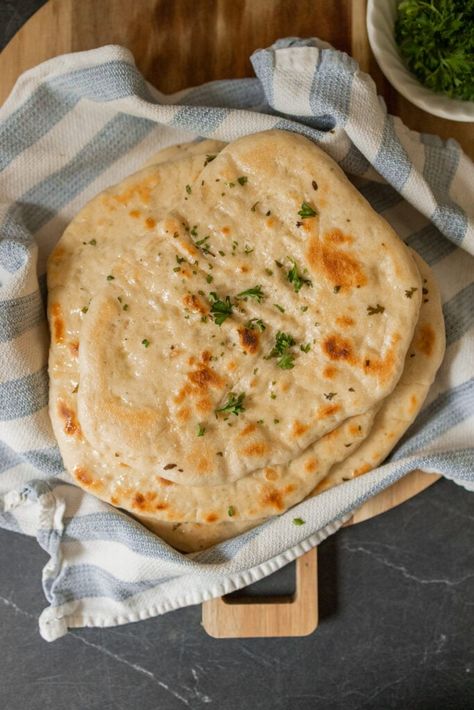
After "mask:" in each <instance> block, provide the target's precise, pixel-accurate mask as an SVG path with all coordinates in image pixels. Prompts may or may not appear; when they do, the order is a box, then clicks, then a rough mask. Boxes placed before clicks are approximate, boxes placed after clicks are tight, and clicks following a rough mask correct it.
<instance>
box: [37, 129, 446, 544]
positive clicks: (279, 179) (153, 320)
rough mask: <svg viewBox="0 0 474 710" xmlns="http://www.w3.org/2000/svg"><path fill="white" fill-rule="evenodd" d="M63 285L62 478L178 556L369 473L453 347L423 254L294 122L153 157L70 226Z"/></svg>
mask: <svg viewBox="0 0 474 710" xmlns="http://www.w3.org/2000/svg"><path fill="white" fill-rule="evenodd" d="M48 288H49V320H50V327H51V351H50V364H49V372H50V381H51V384H50V413H51V419H52V422H53V426H54V430H55V434H56V437H57V440H58V442H59V447H60V449H61V452H62V456H63V459H64V464H65V466H66V468H67V470H68V471H69V472H70V473H71V475H72V476H73V478H74V480H75V481H76V482H77V484H78V485H80V486H82V487H83V488H85V489H86V490H87V491H89V492H90V493H92V494H94V495H96V496H98V497H100V498H102V499H103V500H106V501H108V502H109V503H111V504H112V505H114V506H118V507H120V508H123V509H125V510H127V511H129V512H131V513H132V514H133V515H134V516H135V517H136V518H138V519H139V520H140V521H142V522H143V523H144V524H145V525H146V526H147V527H149V528H150V529H152V530H154V531H155V532H157V533H158V534H159V535H160V536H161V537H162V538H163V539H165V540H167V541H168V542H169V543H170V544H172V545H173V546H175V547H176V548H177V549H179V550H183V551H192V550H198V549H203V548H205V547H208V546H210V545H212V544H214V543H216V542H219V541H221V540H224V539H226V538H229V537H232V536H234V535H236V534H238V533H239V532H241V531H243V530H246V529H248V528H251V527H254V526H255V525H257V524H259V523H261V522H262V521H263V520H265V519H266V518H268V517H270V516H275V515H280V514H281V513H283V512H284V511H286V510H287V509H288V508H290V507H291V506H293V505H295V504H296V503H298V502H300V501H301V500H303V499H304V498H306V497H308V496H310V495H314V494H316V493H318V492H320V491H321V490H324V489H325V488H328V487H329V486H333V485H337V484H340V483H341V482H343V481H345V480H348V479H351V478H352V477H354V476H358V475H360V474H363V473H365V472H367V471H369V470H370V469H372V468H374V467H375V466H376V465H377V464H379V463H380V462H381V461H382V460H383V459H384V458H385V457H386V456H387V454H388V453H389V452H390V450H391V449H392V448H393V446H394V445H395V444H396V442H397V441H398V439H399V438H400V437H401V436H402V434H403V433H404V431H405V430H406V429H407V427H408V426H409V424H410V423H411V422H412V421H413V419H414V418H415V417H416V415H417V413H418V411H419V410H420V407H421V405H422V403H423V401H424V399H425V397H426V395H427V392H428V389H429V387H430V385H431V383H432V381H433V378H434V376H435V373H436V370H437V369H438V367H439V365H440V362H441V359H442V357H443V353H444V327H443V317H442V310H441V305H440V298H439V294H438V289H437V287H436V284H435V282H434V279H433V275H432V273H431V272H430V270H429V268H428V266H427V265H426V264H425V263H424V262H423V261H422V260H421V259H420V257H419V256H418V255H417V254H415V253H414V252H412V251H410V250H409V249H408V248H407V247H406V246H405V245H404V244H403V243H402V241H401V240H400V239H399V237H398V236H397V235H396V234H395V232H394V231H393V230H392V228H391V227H390V226H389V225H388V224H387V222H385V221H384V220H383V219H382V218H381V217H380V216H379V215H377V214H376V213H375V212H374V211H373V210H372V208H371V207H370V205H369V204H368V203H367V202H366V201H365V200H364V199H363V197H362V196H361V195H360V194H359V193H358V191H357V190H356V189H355V188H354V187H353V186H352V185H351V183H350V182H349V181H348V179H347V178H346V177H345V175H344V174H343V173H342V171H341V170H340V169H339V168H338V166H337V165H336V164H335V163H334V162H333V161H332V160H331V159H330V158H329V157H328V156H327V155H326V154H325V153H324V152H323V151H321V150H320V149H319V148H317V147H316V146H315V145H314V144H313V143H312V142H310V141H309V140H307V139H305V138H303V137H301V136H299V135H296V134H292V133H287V132H284V131H269V132H265V133H258V134H255V135H250V136H247V137H244V138H241V139H239V140H236V141H234V142H233V143H230V144H228V145H226V144H223V143H217V142H215V141H209V140H207V141H202V142H200V143H193V144H188V145H185V146H176V147H174V148H168V149H166V150H165V151H162V152H161V153H159V154H158V155H157V156H154V157H153V159H152V160H151V161H150V162H149V164H148V165H147V166H146V167H145V168H144V169H143V170H141V171H140V172H138V173H136V174H134V175H132V176H131V177H129V178H127V179H126V180H124V181H123V182H121V183H120V184H118V185H116V186H114V187H112V188H110V189H108V190H106V191H105V192H103V193H102V194H100V195H98V196H97V197H96V198H94V199H93V200H92V201H91V202H89V204H87V205H86V206H85V207H84V208H83V209H82V210H81V212H80V213H79V214H78V215H77V217H76V218H75V219H74V220H73V222H72V223H71V224H70V225H69V226H68V228H67V229H66V231H65V232H64V234H63V236H62V238H61V239H60V241H59V243H58V245H57V246H56V248H55V250H54V251H53V253H52V255H51V257H50V260H49V267H48ZM294 522H295V523H296V524H301V523H302V522H303V521H301V520H300V519H295V520H294Z"/></svg>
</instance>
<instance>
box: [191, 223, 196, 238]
mask: <svg viewBox="0 0 474 710" xmlns="http://www.w3.org/2000/svg"><path fill="white" fill-rule="evenodd" d="M189 233H190V234H191V236H193V237H197V235H198V231H197V224H195V225H194V227H193V228H192V229H191V231H190V232H189Z"/></svg>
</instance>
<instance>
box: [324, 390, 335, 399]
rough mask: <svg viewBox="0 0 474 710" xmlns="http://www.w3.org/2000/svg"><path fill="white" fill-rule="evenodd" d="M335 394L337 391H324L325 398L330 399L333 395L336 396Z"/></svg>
mask: <svg viewBox="0 0 474 710" xmlns="http://www.w3.org/2000/svg"><path fill="white" fill-rule="evenodd" d="M336 394H337V392H328V393H327V394H326V392H325V393H324V396H325V397H326V399H329V400H331V399H332V398H333V397H335V396H336Z"/></svg>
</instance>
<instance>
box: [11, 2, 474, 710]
mask: <svg viewBox="0 0 474 710" xmlns="http://www.w3.org/2000/svg"><path fill="white" fill-rule="evenodd" d="M172 1H173V0H170V2H172ZM257 1H258V0H257ZM42 4H43V2H42V1H41V0H0V47H1V46H4V44H5V43H6V42H7V41H8V39H9V38H10V37H11V36H12V35H13V34H14V32H16V31H17V30H18V29H19V27H20V26H21V25H22V24H23V22H25V21H26V19H27V18H28V17H29V16H30V15H31V14H32V13H33V12H34V11H35V10H36V9H37V8H38V7H40V5H42ZM473 503H474V497H473V496H472V494H471V495H469V494H468V493H466V491H464V490H463V489H462V488H459V487H457V486H456V485H454V484H453V483H450V482H447V481H441V482H439V483H436V484H435V485H434V486H432V487H431V488H429V489H428V490H426V491H424V492H423V493H421V494H420V495H419V496H417V497H416V498H414V499H412V500H410V501H408V502H407V503H405V504H404V505H402V506H400V507H398V508H395V509H393V510H391V511H389V512H387V513H385V514H384V515H382V516H380V517H378V518H374V519H372V520H369V521H366V522H365V523H362V524H360V525H357V526H355V527H351V528H347V529H343V530H341V531H340V532H338V533H337V535H335V536H333V537H332V538H329V539H328V540H326V541H325V542H323V543H322V545H321V546H320V552H319V594H320V617H321V618H320V626H319V628H318V629H317V630H316V632H315V633H314V634H312V635H311V636H308V637H305V638H301V639H249V640H215V639H212V638H210V637H208V636H207V635H206V633H205V632H204V630H203V629H202V627H201V625H200V620H201V609H200V607H189V608H187V609H181V610H178V611H175V612H172V613H170V614H167V615H165V616H163V617H159V618H157V619H151V620H148V621H144V622H140V623H136V624H129V625H127V626H122V627H117V628H113V629H107V630H93V629H82V630H78V631H74V632H72V633H70V634H69V635H68V636H67V637H65V638H62V639H59V640H58V641H55V642H54V643H52V644H48V643H46V642H45V641H43V640H42V639H41V637H40V636H39V633H38V622H37V618H38V615H39V613H40V612H41V610H42V609H43V608H44V607H45V606H46V600H45V597H44V595H43V592H42V589H41V569H42V567H43V566H44V564H45V563H46V561H47V557H46V555H45V553H44V551H43V550H42V549H41V548H40V547H39V546H38V544H37V543H36V541H35V540H33V539H31V538H27V537H24V536H20V535H17V534H14V533H9V532H6V531H3V530H0V569H1V575H0V624H1V629H2V633H1V640H0V650H1V659H2V660H1V663H0V708H1V710H44V709H45V708H46V709H47V710H64V709H65V708H67V710H96V709H97V710H120V709H122V708H123V709H124V710H129V709H130V708H137V710H180V709H181V708H193V709H194V708H196V709H198V708H201V707H207V706H209V707H216V708H219V710H242V709H245V710H247V708H252V709H254V708H255V709H257V710H260V709H261V710H319V709H321V710H342V709H344V710H345V709H346V708H349V709H350V710H369V709H373V710H392V709H393V710H398V709H399V708H400V709H402V708H403V710H405V709H406V710H469V709H470V708H473V709H474V644H473V628H474V545H473V520H474V507H473ZM292 574H293V572H292V566H291V567H288V568H285V570H282V571H281V572H279V573H277V574H276V575H273V576H272V577H270V578H268V579H267V580H264V581H263V582H261V583H259V584H260V589H261V590H262V591H263V592H265V591H268V592H272V593H281V592H283V591H288V589H289V588H291V585H292V583H293V581H292ZM262 587H263V589H262Z"/></svg>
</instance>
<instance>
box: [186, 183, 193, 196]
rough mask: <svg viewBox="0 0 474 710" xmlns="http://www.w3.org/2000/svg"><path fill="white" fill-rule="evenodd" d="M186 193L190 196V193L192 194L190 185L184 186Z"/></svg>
mask: <svg viewBox="0 0 474 710" xmlns="http://www.w3.org/2000/svg"><path fill="white" fill-rule="evenodd" d="M186 192H187V193H188V195H190V194H191V192H192V189H191V185H186Z"/></svg>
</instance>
